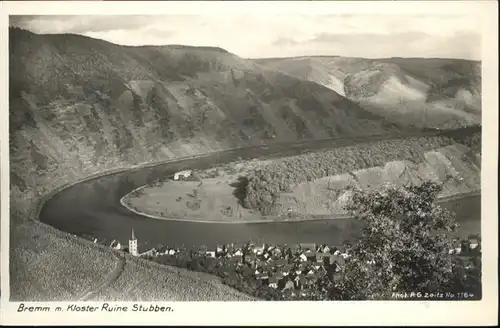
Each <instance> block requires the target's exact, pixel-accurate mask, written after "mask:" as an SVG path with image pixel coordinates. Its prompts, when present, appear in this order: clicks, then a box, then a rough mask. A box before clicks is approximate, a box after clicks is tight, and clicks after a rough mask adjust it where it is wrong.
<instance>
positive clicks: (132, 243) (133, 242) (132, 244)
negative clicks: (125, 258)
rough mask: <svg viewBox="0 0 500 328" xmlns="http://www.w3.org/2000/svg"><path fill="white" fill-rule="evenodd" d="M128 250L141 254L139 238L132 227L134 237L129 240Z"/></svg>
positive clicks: (134, 253)
mask: <svg viewBox="0 0 500 328" xmlns="http://www.w3.org/2000/svg"><path fill="white" fill-rule="evenodd" d="M128 252H129V253H130V254H132V255H134V256H137V255H139V253H138V252H137V238H135V234H134V229H133V228H132V238H131V239H130V240H129V241H128Z"/></svg>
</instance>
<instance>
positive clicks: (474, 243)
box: [469, 239, 479, 249]
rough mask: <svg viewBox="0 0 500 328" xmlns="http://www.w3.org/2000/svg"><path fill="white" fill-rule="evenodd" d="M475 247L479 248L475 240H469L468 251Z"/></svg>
mask: <svg viewBox="0 0 500 328" xmlns="http://www.w3.org/2000/svg"><path fill="white" fill-rule="evenodd" d="M477 246H479V243H478V242H477V240H475V239H471V240H470V241H469V247H470V249H475V248H476V247H477Z"/></svg>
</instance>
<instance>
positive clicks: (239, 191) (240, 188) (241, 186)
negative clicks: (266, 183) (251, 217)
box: [230, 176, 248, 206]
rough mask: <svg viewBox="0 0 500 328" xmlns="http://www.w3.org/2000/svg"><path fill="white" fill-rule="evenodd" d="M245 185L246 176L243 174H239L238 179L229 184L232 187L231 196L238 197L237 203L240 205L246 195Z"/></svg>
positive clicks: (246, 182) (246, 181)
mask: <svg viewBox="0 0 500 328" xmlns="http://www.w3.org/2000/svg"><path fill="white" fill-rule="evenodd" d="M247 185H248V178H247V177H244V176H239V177H238V180H236V181H235V182H233V183H231V184H230V186H231V187H233V188H234V190H233V196H234V197H236V198H237V199H238V204H240V205H241V206H243V204H244V201H245V197H246V195H247Z"/></svg>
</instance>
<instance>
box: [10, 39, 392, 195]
mask: <svg viewBox="0 0 500 328" xmlns="http://www.w3.org/2000/svg"><path fill="white" fill-rule="evenodd" d="M10 72H11V74H10V76H9V83H10V95H9V99H10V139H11V142H10V153H11V172H12V173H11V178H12V180H11V181H12V185H13V187H14V188H18V189H19V191H20V192H21V193H24V192H33V188H34V187H36V188H35V190H36V191H40V190H39V189H37V188H39V186H44V188H47V189H50V188H52V186H51V184H52V183H56V182H58V180H57V179H59V178H62V177H64V178H66V177H68V176H69V177H80V176H82V175H85V174H88V172H89V171H93V170H96V171H99V170H102V169H104V168H107V167H121V166H127V165H131V164H138V163H143V162H151V161H157V160H162V159H168V158H175V157H179V156H185V155H194V154H199V153H205V152H207V151H211V150H218V149H222V148H230V147H238V146H245V145H251V144H258V143H261V142H265V143H267V142H276V141H290V140H302V139H322V138H331V137H349V136H364V135H372V134H384V133H388V132H391V131H396V129H397V128H396V127H395V126H394V125H393V124H390V123H388V122H387V120H385V119H383V118H381V117H380V116H378V115H376V114H373V113H371V112H369V111H367V110H365V109H363V108H362V107H360V106H359V105H358V104H356V103H355V102H353V101H351V100H348V99H346V98H345V97H343V96H341V95H339V94H338V93H337V92H335V91H333V90H331V89H329V88H326V87H324V86H322V85H319V84H318V83H315V82H311V81H307V80H302V79H298V78H296V77H292V76H290V75H287V74H284V73H282V72H277V71H276V70H274V69H269V68H266V67H263V66H261V65H258V64H257V63H255V62H253V61H251V60H246V59H242V58H239V57H237V56H236V55H233V54H231V53H229V52H227V51H225V50H223V49H220V48H211V47H201V48H197V47H187V46H178V45H175V46H141V47H129V46H118V45H115V44H112V43H108V42H105V41H102V40H96V39H92V38H88V37H84V36H80V35H72V34H59V35H37V34H34V33H31V32H28V31H24V30H20V29H11V30H10Z"/></svg>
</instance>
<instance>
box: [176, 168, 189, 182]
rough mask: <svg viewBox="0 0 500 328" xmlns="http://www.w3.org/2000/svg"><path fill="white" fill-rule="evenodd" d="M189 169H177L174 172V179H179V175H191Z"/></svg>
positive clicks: (185, 176) (183, 176)
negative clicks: (177, 170)
mask: <svg viewBox="0 0 500 328" xmlns="http://www.w3.org/2000/svg"><path fill="white" fill-rule="evenodd" d="M191 172H192V171H191V170H184V171H179V172H177V173H175V174H174V180H179V179H180V178H181V177H182V178H184V179H185V178H188V177H190V176H191Z"/></svg>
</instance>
